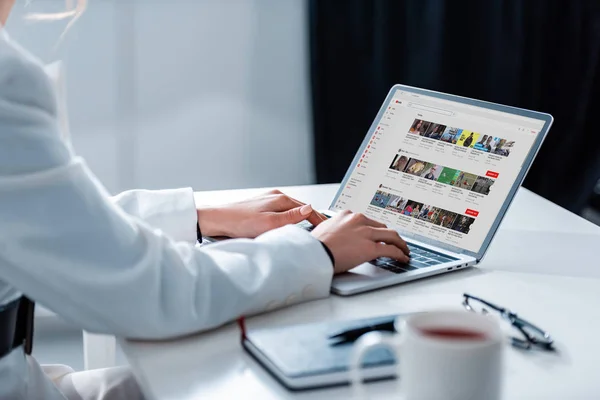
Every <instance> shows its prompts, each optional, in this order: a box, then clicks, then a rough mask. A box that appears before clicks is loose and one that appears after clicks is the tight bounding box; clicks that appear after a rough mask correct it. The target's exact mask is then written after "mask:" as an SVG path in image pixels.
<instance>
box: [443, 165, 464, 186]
mask: <svg viewBox="0 0 600 400" xmlns="http://www.w3.org/2000/svg"><path fill="white" fill-rule="evenodd" d="M459 173H460V171H459V170H457V169H453V168H448V167H444V169H443V170H442V173H441V174H440V176H439V178H438V182H440V183H444V184H446V185H451V186H454V184H455V183H456V180H457V179H458V174H459Z"/></svg>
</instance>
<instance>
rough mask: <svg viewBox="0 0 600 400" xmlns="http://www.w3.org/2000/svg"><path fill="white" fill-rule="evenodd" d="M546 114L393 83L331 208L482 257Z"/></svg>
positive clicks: (548, 120) (541, 134) (543, 130)
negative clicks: (350, 211) (357, 213)
mask: <svg viewBox="0 0 600 400" xmlns="http://www.w3.org/2000/svg"><path fill="white" fill-rule="evenodd" d="M552 121H553V118H552V116H551V115H549V114H544V113H539V112H535V111H529V110H524V109H519V108H515V107H508V106H503V105H499V104H494V103H488V102H485V101H480V100H473V99H468V98H464V97H460V96H454V95H449V94H444V93H438V92H433V91H430V90H425V89H417V88H413V87H409V86H403V85H396V86H394V87H393V88H392V90H391V91H390V93H389V94H388V96H387V98H386V99H385V101H384V103H383V105H382V107H381V109H380V110H379V113H378V114H377V117H376V118H375V120H374V122H373V124H372V125H371V128H370V129H369V132H368V133H367V135H366V137H365V139H364V141H363V143H362V145H361V146H360V149H359V150H358V152H357V154H356V156H355V157H354V160H353V161H352V164H351V165H350V168H349V169H348V171H347V173H346V176H345V177H344V180H343V181H342V184H341V185H340V189H339V191H338V193H337V194H336V196H335V198H334V200H333V202H332V204H331V206H330V210H346V209H347V210H352V211H354V212H362V213H364V214H366V215H367V216H369V217H371V218H373V219H375V220H378V221H381V222H383V223H385V224H387V225H388V226H390V227H393V228H395V229H398V231H400V232H401V234H403V235H404V236H406V237H408V238H414V239H417V240H420V241H423V242H426V243H429V244H432V245H435V246H439V247H441V248H444V249H446V250H449V251H453V252H456V253H462V254H467V255H471V256H473V257H475V258H476V259H477V260H480V259H481V258H483V255H484V254H485V252H486V251H487V248H488V246H489V244H490V242H491V240H492V238H493V237H494V234H495V233H496V231H497V229H498V226H499V225H500V222H501V221H502V218H503V217H504V215H505V214H506V210H507V209H508V207H509V206H510V203H511V202H512V200H513V199H514V196H515V194H516V192H517V190H518V188H519V187H520V185H521V183H522V182H523V179H525V175H526V174H527V171H528V170H529V167H530V166H531V164H532V162H533V160H534V158H535V156H536V154H537V152H538V150H539V149H540V147H541V145H542V142H543V140H544V138H545V136H546V134H547V132H548V130H549V129H550V126H551V125H552Z"/></svg>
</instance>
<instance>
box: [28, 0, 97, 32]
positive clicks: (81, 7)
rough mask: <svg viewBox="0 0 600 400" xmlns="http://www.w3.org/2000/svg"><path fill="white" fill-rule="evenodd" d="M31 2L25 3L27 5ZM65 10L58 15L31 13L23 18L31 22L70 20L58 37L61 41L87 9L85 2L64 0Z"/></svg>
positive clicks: (83, 0)
mask: <svg viewBox="0 0 600 400" xmlns="http://www.w3.org/2000/svg"><path fill="white" fill-rule="evenodd" d="M30 2H31V0H28V1H27V4H28V5H29V3H30ZM65 5H66V10H65V11H63V12H58V13H31V14H28V15H27V16H26V17H25V18H26V19H28V20H31V21H58V20H62V19H67V18H71V20H70V21H69V23H68V24H67V27H66V28H65V30H64V31H63V33H62V35H61V36H60V40H61V41H62V39H63V37H64V36H65V34H66V33H67V32H68V31H69V29H71V27H72V26H73V24H74V23H75V22H76V21H77V20H78V19H79V17H81V14H83V12H84V11H85V9H86V7H87V0H65Z"/></svg>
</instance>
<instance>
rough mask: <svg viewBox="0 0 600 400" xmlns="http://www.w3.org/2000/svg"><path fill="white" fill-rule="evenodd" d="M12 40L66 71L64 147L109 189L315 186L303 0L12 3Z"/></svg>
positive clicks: (51, 0)
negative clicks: (65, 18) (67, 12)
mask: <svg viewBox="0 0 600 400" xmlns="http://www.w3.org/2000/svg"><path fill="white" fill-rule="evenodd" d="M17 3H19V4H18V5H17V7H16V8H15V13H14V15H13V16H12V17H11V20H10V21H9V23H8V27H7V28H8V31H9V33H10V34H11V36H12V38H13V39H14V40H17V41H18V42H20V43H21V44H22V45H24V46H25V47H27V48H29V49H30V50H32V51H33V52H34V53H36V54H37V55H38V56H40V57H41V58H42V59H43V60H44V61H47V62H49V61H52V60H54V59H57V58H60V59H63V60H64V61H65V62H66V66H67V83H68V102H69V113H70V117H71V131H72V136H73V142H74V145H75V147H76V149H77V150H78V152H79V153H80V154H82V155H83V156H84V157H85V158H86V159H87V160H88V163H89V164H90V165H91V167H92V169H93V170H94V171H95V172H96V174H97V175H98V176H99V177H100V179H101V180H102V181H103V182H104V183H105V184H106V186H107V187H108V188H109V190H111V191H112V192H116V191H120V190H124V189H127V188H132V187H144V188H150V189H153V188H164V187H178V186H193V187H194V188H196V189H198V190H202V189H219V188H234V187H252V186H268V185H288V184H290V185H291V184H304V183H311V182H312V181H313V176H314V172H313V156H312V138H311V123H310V102H309V80H308V57H307V45H306V21H305V20H306V8H305V7H306V5H305V1H304V0H169V1H166V0H163V1H159V0H128V1H119V0H91V1H90V7H89V9H88V11H87V12H86V14H85V15H84V16H83V18H82V19H81V20H80V21H79V22H78V23H77V24H76V25H75V26H74V28H73V30H72V31H71V32H70V33H69V34H68V36H67V37H66V39H65V41H64V43H63V44H62V46H61V47H60V48H59V49H58V50H57V51H55V50H54V44H55V43H56V41H57V39H58V37H59V35H60V32H61V30H62V29H63V27H64V25H65V23H64V22H52V23H37V24H31V23H26V22H25V21H24V20H23V18H22V17H23V15H24V13H25V12H26V11H36V12H37V11H45V10H51V9H54V10H57V9H60V8H61V7H62V6H63V4H64V2H63V1H61V0H34V1H32V2H31V5H30V6H29V8H28V9H27V10H26V9H25V7H24V3H25V1H24V0H21V1H19V0H17Z"/></svg>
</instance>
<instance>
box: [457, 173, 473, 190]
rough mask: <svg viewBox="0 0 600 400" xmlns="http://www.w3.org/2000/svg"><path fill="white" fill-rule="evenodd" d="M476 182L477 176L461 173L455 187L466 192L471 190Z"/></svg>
mask: <svg viewBox="0 0 600 400" xmlns="http://www.w3.org/2000/svg"><path fill="white" fill-rule="evenodd" d="M476 180H477V175H475V174H469V173H468V172H463V171H461V172H459V174H458V177H457V178H456V182H454V186H456V187H459V188H461V189H465V190H471V188H472V187H473V184H474V183H475V181H476Z"/></svg>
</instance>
